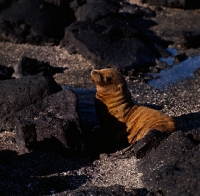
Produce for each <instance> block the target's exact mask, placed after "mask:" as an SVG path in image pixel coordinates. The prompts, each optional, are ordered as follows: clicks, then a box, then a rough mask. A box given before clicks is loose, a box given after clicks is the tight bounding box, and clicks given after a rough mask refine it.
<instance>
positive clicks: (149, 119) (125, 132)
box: [91, 68, 176, 145]
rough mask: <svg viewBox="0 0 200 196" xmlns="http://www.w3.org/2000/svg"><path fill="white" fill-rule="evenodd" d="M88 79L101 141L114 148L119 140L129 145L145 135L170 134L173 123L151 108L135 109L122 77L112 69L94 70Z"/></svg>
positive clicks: (170, 119) (174, 126)
mask: <svg viewBox="0 0 200 196" xmlns="http://www.w3.org/2000/svg"><path fill="white" fill-rule="evenodd" d="M91 77H92V80H93V82H94V84H95V85H96V89H97V93H96V111H97V115H98V117H99V119H100V123H101V131H102V133H103V137H104V138H105V140H107V141H108V142H109V141H112V144H111V145H117V144H118V143H119V141H120V139H122V138H123V137H126V139H127V142H128V143H129V144H132V143H134V142H136V141H138V140H140V139H141V138H143V137H144V135H145V134H146V133H147V132H149V131H150V130H157V131H161V132H166V133H169V134H170V133H172V132H174V131H175V130H176V125H175V122H174V120H173V119H172V118H171V117H169V116H167V115H165V114H163V113H161V112H159V111H157V110H154V109H151V108H148V107H144V106H138V105H135V104H134V102H133V100H132V98H131V93H130V91H129V90H128V87H127V83H126V81H125V79H124V77H123V76H122V75H121V74H120V73H119V72H117V71H116V70H114V69H112V68H106V69H102V70H94V71H92V72H91Z"/></svg>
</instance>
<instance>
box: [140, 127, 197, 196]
mask: <svg viewBox="0 0 200 196" xmlns="http://www.w3.org/2000/svg"><path fill="white" fill-rule="evenodd" d="M199 144H200V130H196V131H190V132H188V133H186V134H184V133H182V132H180V131H179V132H176V133H173V134H172V135H171V136H169V137H168V138H167V139H165V140H164V141H163V142H161V144H160V145H159V146H158V147H157V148H156V149H155V150H154V151H152V152H151V153H149V154H148V155H147V156H146V157H145V158H144V159H142V160H141V161H140V162H139V163H138V167H139V170H140V171H141V172H142V173H143V177H142V179H143V183H144V186H145V187H146V188H147V189H148V190H151V191H153V192H155V193H160V194H163V195H166V196H169V195H198V193H199V191H200V188H199V187H200V174H199V158H200V145H199Z"/></svg>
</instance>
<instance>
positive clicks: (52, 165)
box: [0, 150, 92, 195]
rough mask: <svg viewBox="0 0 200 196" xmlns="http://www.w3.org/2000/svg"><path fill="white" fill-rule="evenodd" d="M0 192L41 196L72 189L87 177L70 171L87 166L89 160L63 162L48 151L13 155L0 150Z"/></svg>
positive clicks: (65, 160)
mask: <svg viewBox="0 0 200 196" xmlns="http://www.w3.org/2000/svg"><path fill="white" fill-rule="evenodd" d="M0 160H1V161H0V172H1V175H0V193H1V194H2V195H41V194H42V195H43V194H45V195H46V194H48V195H50V194H53V193H58V192H62V191H65V190H66V191H67V190H74V189H77V188H78V187H80V186H81V185H82V184H84V183H85V182H86V181H87V180H88V179H89V177H88V176H86V175H79V174H77V173H74V172H73V171H72V170H76V169H79V168H81V167H85V166H88V165H91V163H92V162H91V159H90V158H89V157H81V156H79V157H76V158H72V159H66V158H64V157H62V156H60V155H58V154H54V153H52V152H50V151H46V152H44V151H43V152H41V151H33V152H31V153H28V154H24V155H17V154H16V152H14V151H9V150H4V151H0Z"/></svg>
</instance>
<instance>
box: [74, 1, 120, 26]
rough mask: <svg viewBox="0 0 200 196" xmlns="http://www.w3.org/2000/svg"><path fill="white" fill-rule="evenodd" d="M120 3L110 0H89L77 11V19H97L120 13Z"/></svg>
mask: <svg viewBox="0 0 200 196" xmlns="http://www.w3.org/2000/svg"><path fill="white" fill-rule="evenodd" d="M118 10H119V4H118V3H117V2H114V1H109V0H89V1H87V3H86V4H84V5H82V6H79V7H78V9H77V10H76V12H75V16H76V19H77V21H92V22H94V21H97V20H99V19H102V18H105V17H107V16H112V15H114V14H116V13H118Z"/></svg>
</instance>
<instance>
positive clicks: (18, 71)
mask: <svg viewBox="0 0 200 196" xmlns="http://www.w3.org/2000/svg"><path fill="white" fill-rule="evenodd" d="M14 70H15V71H14V73H13V75H12V76H13V77H14V78H21V77H23V76H28V75H36V74H38V73H43V74H44V75H49V76H52V75H53V74H55V73H61V69H60V68H57V67H52V66H51V65H50V64H49V63H48V62H40V61H38V60H37V59H32V58H28V57H23V58H22V60H21V62H19V63H18V64H16V65H15V66H14Z"/></svg>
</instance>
